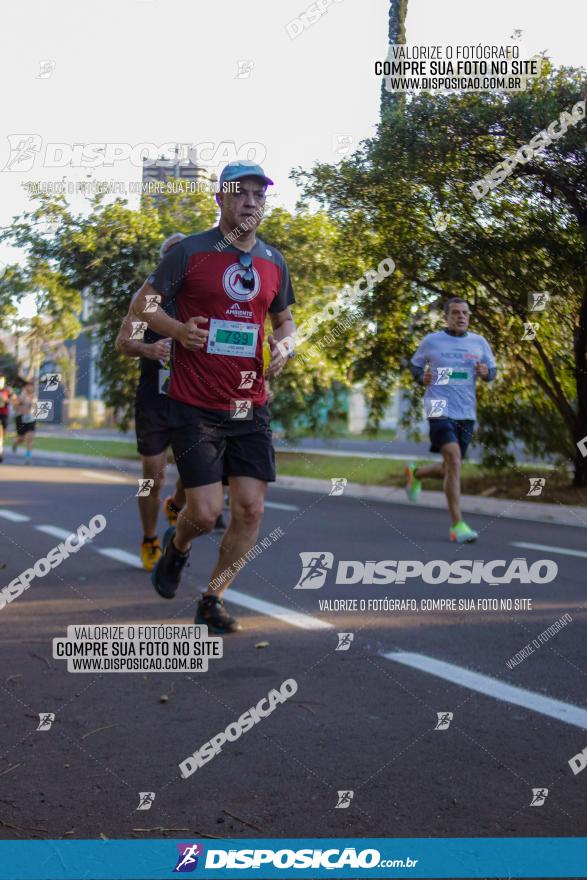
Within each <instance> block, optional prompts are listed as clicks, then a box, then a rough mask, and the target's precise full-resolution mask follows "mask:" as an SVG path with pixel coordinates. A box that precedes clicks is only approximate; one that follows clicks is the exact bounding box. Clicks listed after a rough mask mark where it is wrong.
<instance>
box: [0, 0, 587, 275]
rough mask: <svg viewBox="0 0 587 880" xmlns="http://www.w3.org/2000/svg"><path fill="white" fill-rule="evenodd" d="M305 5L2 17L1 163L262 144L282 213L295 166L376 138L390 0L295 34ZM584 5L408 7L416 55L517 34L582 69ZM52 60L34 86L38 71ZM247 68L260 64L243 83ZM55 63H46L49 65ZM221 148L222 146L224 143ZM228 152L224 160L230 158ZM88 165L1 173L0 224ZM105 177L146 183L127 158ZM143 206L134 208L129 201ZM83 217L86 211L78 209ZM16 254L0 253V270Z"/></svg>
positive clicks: (444, 0)
mask: <svg viewBox="0 0 587 880" xmlns="http://www.w3.org/2000/svg"><path fill="white" fill-rule="evenodd" d="M308 6H310V3H307V2H305V0H279V2H272V0H246V2H241V0H216V2H214V3H202V2H200V3H195V2H194V0H116V2H115V0H102V2H101V3H99V4H96V3H94V2H92V3H89V2H88V0H76V2H66V0H52V2H50V3H48V2H46V0H28V2H27V3H11V4H5V5H4V6H3V28H2V31H3V37H4V39H3V41H2V42H3V45H2V51H1V52H0V75H1V77H2V82H3V83H4V84H5V89H4V90H3V91H4V94H3V113H2V119H1V122H0V168H3V167H4V166H5V165H6V162H7V161H8V159H9V156H10V155H11V154H10V149H9V140H8V136H9V135H37V136H38V137H40V138H41V139H42V141H43V149H44V147H45V145H46V144H47V143H66V144H71V145H73V144H75V143H78V144H84V143H119V142H120V143H123V144H124V143H128V144H130V145H136V144H139V143H152V144H155V145H160V144H165V143H169V142H172V141H179V142H181V143H186V144H188V143H189V144H201V143H203V142H209V141H212V142H213V143H214V144H216V145H220V144H222V142H233V143H234V144H235V149H238V148H239V147H241V146H242V145H243V144H245V143H247V142H254V143H257V144H259V145H260V146H259V147H258V148H257V149H258V151H259V153H258V154H259V156H260V157H261V156H263V165H264V167H265V170H266V171H267V173H268V174H269V175H270V176H271V177H272V178H273V179H274V180H275V182H276V186H275V188H274V190H273V196H272V203H273V204H281V205H284V206H286V207H289V208H293V206H294V204H295V200H296V187H295V185H294V184H293V182H292V181H289V180H288V174H289V172H290V170H291V169H292V168H293V167H295V166H303V167H304V168H310V167H311V166H312V164H313V163H314V162H316V161H322V162H335V161H338V159H339V158H340V154H339V153H337V152H336V149H337V146H338V145H339V138H342V139H343V140H342V144H343V145H344V144H345V143H349V141H348V139H349V138H350V139H351V141H350V142H351V143H352V144H353V145H356V144H357V143H358V141H359V140H360V139H361V138H364V137H368V136H370V135H371V134H373V131H374V125H375V123H376V122H377V119H378V113H379V94H380V81H379V80H378V79H377V78H376V77H375V75H374V74H373V61H374V60H375V59H377V58H381V59H383V58H385V55H386V51H387V11H388V3H387V2H386V0H339V2H333V3H332V5H330V6H329V7H328V9H327V11H326V13H325V14H324V15H323V16H322V17H321V18H320V19H319V20H318V21H317V22H316V23H315V24H312V25H311V26H310V27H309V28H306V29H305V30H303V32H301V33H300V35H299V36H298V37H297V38H296V39H290V37H289V36H288V34H287V32H286V29H285V26H286V25H287V24H288V22H290V21H291V20H292V19H294V18H299V16H300V14H301V13H302V12H303V11H304V10H305V9H307V8H308ZM586 18H587V4H585V3H584V2H583V3H580V2H578V0H557V3H556V4H555V6H553V5H552V4H547V3H537V2H536V0H492V2H479V0H476V2H472V0H409V11H408V22H407V39H408V42H409V43H418V44H433V45H435V44H449V43H450V44H453V45H457V44H473V43H475V44H477V43H480V42H481V43H487V44H490V43H496V44H501V43H504V42H507V41H509V39H508V38H509V37H510V35H512V33H513V30H514V29H521V30H523V37H522V41H523V44H524V46H525V47H526V48H527V50H528V53H529V55H532V54H533V53H535V52H540V51H542V50H547V51H548V53H549V54H550V56H551V58H552V59H553V61H554V62H555V64H566V65H570V66H579V65H581V64H583V65H585V63H586V50H585V33H586V32H587V28H586V23H587V22H586ZM41 61H49V62H52V63H54V69H53V71H52V73H51V74H50V75H49V76H46V77H42V78H39V77H38V75H39V71H40V62H41ZM239 62H245V64H244V65H241V66H243V67H247V66H249V67H251V65H250V62H252V67H251V69H250V75H249V76H243V77H241V78H239V77H237V71H238V68H239ZM52 66H53V64H50V65H49V67H52ZM214 149H218V147H216V148H214ZM235 157H236V156H235V155H229V156H228V158H229V159H230V158H235ZM87 173H88V171H87V170H86V169H83V170H80V169H72V168H63V167H56V168H55V167H54V168H48V167H42V165H41V162H40V160H39V158H37V159H36V164H35V165H34V167H33V168H32V169H31V170H30V171H22V170H13V171H0V196H1V198H0V225H3V226H4V225H6V224H9V223H10V222H11V218H12V217H13V215H15V214H17V213H19V212H21V211H23V210H25V209H26V207H27V202H28V197H27V194H26V192H25V191H24V190H23V188H22V183H23V182H26V181H38V180H41V181H51V180H56V181H58V180H61V178H62V177H63V175H66V176H67V179H68V180H71V181H74V182H75V181H77V180H85V179H86V177H85V175H86V174H87ZM93 177H94V178H95V179H97V180H108V179H111V180H120V181H123V182H124V183H125V184H126V185H127V186H128V183H129V182H130V181H140V177H141V170H140V167H137V166H133V165H132V164H131V163H130V162H129V161H124V162H119V163H117V164H116V165H114V166H113V167H110V168H98V169H95V170H94V172H93ZM136 200H137V197H136V196H134V197H131V204H133V203H135V202H136ZM74 204H75V205H79V206H81V204H82V202H81V201H80V200H78V201H76V202H74ZM17 258H18V252H15V251H14V250H10V249H8V248H6V247H5V246H0V261H1V260H4V261H5V262H8V261H10V260H14V259H17Z"/></svg>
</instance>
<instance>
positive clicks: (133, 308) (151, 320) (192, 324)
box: [129, 281, 208, 351]
mask: <svg viewBox="0 0 587 880" xmlns="http://www.w3.org/2000/svg"><path fill="white" fill-rule="evenodd" d="M154 297H160V294H158V293H157V291H156V290H155V288H154V287H151V285H150V284H149V283H148V282H147V281H145V283H144V284H143V286H142V287H141V288H140V290H138V291H137V293H136V294H135V296H134V297H133V298H132V300H131V304H130V309H129V316H130V319H131V321H135V322H136V321H144V322H145V323H146V324H147V325H148V326H149V328H150V329H151V330H154V331H155V333H159V334H160V335H161V336H165V337H168V338H170V339H176V340H177V341H178V342H179V344H180V345H183V347H184V348H187V349H190V350H191V351H195V350H197V349H199V348H203V347H204V346H205V344H206V338H207V336H208V331H207V330H204V329H202V328H201V327H198V324H201V323H203V322H206V321H207V320H208V318H204V317H202V316H201V315H200V316H197V317H192V318H189V319H188V320H187V321H186V322H185V324H183V323H182V322H181V321H176V319H175V318H172V317H171V316H170V315H168V314H167V313H166V312H164V311H163V309H162V308H161V306H159V305H158V306H157V308H156V309H155V311H154V312H153V311H150V309H151V308H152V304H153V302H156V300H154ZM147 306H149V311H147Z"/></svg>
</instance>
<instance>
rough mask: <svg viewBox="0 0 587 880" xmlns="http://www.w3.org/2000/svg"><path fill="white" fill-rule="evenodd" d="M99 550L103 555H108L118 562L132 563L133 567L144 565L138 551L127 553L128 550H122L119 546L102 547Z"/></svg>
mask: <svg viewBox="0 0 587 880" xmlns="http://www.w3.org/2000/svg"><path fill="white" fill-rule="evenodd" d="M97 552H98V553H100V554H101V555H102V556H107V557H108V558H109V559H115V560H116V561H117V562H124V563H125V564H126V565H132V567H133V568H142V567H143V563H142V562H141V560H140V557H139V556H137V555H136V553H127V552H126V550H120V549H119V548H118V547H100V549H99V550H98V551H97Z"/></svg>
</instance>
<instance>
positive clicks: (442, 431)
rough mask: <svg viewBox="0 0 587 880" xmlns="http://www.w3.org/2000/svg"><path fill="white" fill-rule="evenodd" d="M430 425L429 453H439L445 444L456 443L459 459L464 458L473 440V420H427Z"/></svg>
mask: <svg viewBox="0 0 587 880" xmlns="http://www.w3.org/2000/svg"><path fill="white" fill-rule="evenodd" d="M428 422H429V424H430V452H441V450H442V447H443V446H444V445H445V444H446V443H458V444H459V446H460V449H461V458H465V456H466V454H467V449H468V448H469V444H470V442H471V440H472V439H473V429H474V427H475V422H474V421H473V419H428Z"/></svg>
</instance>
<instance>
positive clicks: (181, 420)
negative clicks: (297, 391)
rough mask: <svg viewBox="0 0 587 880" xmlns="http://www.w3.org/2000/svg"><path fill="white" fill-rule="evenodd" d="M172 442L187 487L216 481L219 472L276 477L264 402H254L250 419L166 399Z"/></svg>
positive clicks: (225, 475) (268, 421) (271, 480)
mask: <svg viewBox="0 0 587 880" xmlns="http://www.w3.org/2000/svg"><path fill="white" fill-rule="evenodd" d="M169 425H170V428H171V445H172V448H173V454H174V457H175V462H176V465H177V469H178V471H179V475H180V477H181V481H182V483H183V485H184V487H185V488H186V489H192V488H194V487H195V486H207V485H209V484H211V483H220V482H222V480H223V477H225V478H226V477H254V478H255V479H257V480H265V481H266V482H268V483H273V482H274V481H275V450H274V449H273V443H272V439H271V424H270V415H269V407H268V406H267V404H265V405H264V406H259V407H254V408H253V416H252V418H251V419H235V418H233V417H231V414H230V412H224V411H223V410H211V409H200V408H199V407H196V406H190V405H189V404H187V403H181V402H180V401H179V400H172V399H171V398H169Z"/></svg>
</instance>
